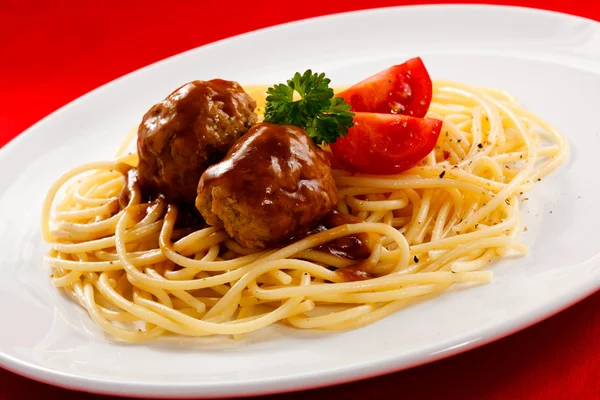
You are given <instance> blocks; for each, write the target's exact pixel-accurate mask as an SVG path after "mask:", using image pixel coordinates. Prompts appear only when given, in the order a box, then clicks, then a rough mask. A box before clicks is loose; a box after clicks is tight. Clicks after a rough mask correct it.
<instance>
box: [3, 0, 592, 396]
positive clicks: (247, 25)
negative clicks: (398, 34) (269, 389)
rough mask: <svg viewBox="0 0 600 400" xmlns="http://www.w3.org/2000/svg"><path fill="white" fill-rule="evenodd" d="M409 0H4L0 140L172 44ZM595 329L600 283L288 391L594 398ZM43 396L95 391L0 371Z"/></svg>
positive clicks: (22, 391)
mask: <svg viewBox="0 0 600 400" xmlns="http://www.w3.org/2000/svg"><path fill="white" fill-rule="evenodd" d="M425 2H429V1H425ZM487 2H488V3H490V4H510V5H521V6H529V7H537V8H544V9H549V10H555V11H561V12H566V13H570V14H575V15H580V16H585V17H588V18H592V19H595V20H598V21H600V0H590V1H587V2H586V1H574V0H572V1H568V0H523V1H516V0H505V1H502V0H500V1H495V0H494V1H487ZM205 3H209V4H205ZM269 3H272V4H269ZM414 3H417V2H415V1H411V0H408V1H407V0H369V1H360V0H345V1H324V0H301V1H299V2H288V1H283V0H281V1H279V2H266V1H265V2H259V1H247V2H242V3H240V4H232V2H224V1H210V2H207V1H193V0H187V1H186V0H168V1H164V0H163V1H158V0H144V1H139V0H135V1H126V0H119V1H117V0H104V1H98V2H88V1H80V0H55V1H51V2H42V1H39V2H38V1H32V0H25V1H14V0H1V1H0V146H2V145H4V144H5V143H6V142H8V141H9V140H10V139H12V138H13V137H14V136H16V135H18V134H19V133H20V132H22V131H23V130H25V129H26V128H27V127H29V126H30V125H31V124H33V123H35V122H36V121H38V120H39V119H41V118H43V117H44V116H46V115H47V114H49V113H51V112H52V111H54V110H56V109H58V108H59V107H61V106H63V105H64V104H66V103H68V102H70V101H71V100H73V99H75V98H77V97H79V96H81V95H82V94H84V93H86V92H88V91H90V90H92V89H94V88H96V87H98V86H100V85H102V84H104V83H106V82H109V81H111V80H113V79H115V78H117V77H119V76H121V75H123V74H126V73H128V72H131V71H133V70H135V69H137V68H140V67H142V66H145V65H147V64H150V63H152V62H154V61H158V60H160V59H163V58H165V57H168V56H171V55H174V54H177V53H179V52H181V51H184V50H188V49H191V48H194V47H197V46H200V45H203V44H205V43H209V42H213V41H215V40H219V39H223V38H226V37H229V36H232V35H236V34H240V33H243V32H247V31H250V30H254V29H258V28H263V27H266V26H270V25H275V24H279V23H283V22H288V21H293V20H298V19H303V18H308V17H313V16H318V15H324V14H331V13H337V12H342V11H350V10H358V9H363V8H367V7H369V8H370V7H383V6H392V5H403V4H414ZM421 3H422V2H421ZM438 3H450V2H449V1H438ZM599 338H600V292H598V293H596V294H595V295H593V296H591V297H589V298H587V299H586V300H584V301H582V302H581V303H579V304H577V305H575V306H573V307H571V308H569V309H568V310H566V311H563V312H561V313H560V314H558V315H556V316H554V317H552V318H550V319H548V320H546V321H544V322H542V323H539V324H537V325H535V326H533V327H531V328H528V329H526V330H524V331H522V332H520V333H517V334H515V335H512V336H509V337H507V338H505V339H503V340H500V341H497V342H495V343H492V344H489V345H487V346H484V347H483V348H479V349H476V350H473V351H470V352H468V353H465V354H462V355H459V356H455V357H452V358H450V359H446V360H442V361H438V362H436V363H433V364H430V365H426V366H422V367H418V368H414V369H411V370H408V371H403V372H399V373H396V374H392V375H388V376H384V377H380V378H375V379H370V380H367V381H363V382H357V383H352V384H346V385H342V386H337V387H333V388H326V389H319V390H315V391H311V392H308V393H297V394H293V395H290V397H291V398H301V397H304V396H307V395H310V397H311V398H316V399H329V398H331V397H333V396H336V397H337V396H339V397H341V398H344V397H345V398H357V397H361V398H362V397H366V396H372V397H384V398H385V397H390V396H391V395H394V397H396V396H403V397H404V398H407V399H409V398H410V399H420V398H423V399H426V398H427V399H429V398H445V399H455V398H456V399H458V398H460V399H482V398H486V399H489V400H494V399H563V398H573V399H600V340H599ZM42 397H44V398H46V397H52V398H53V397H56V398H62V399H66V400H68V399H75V398H78V399H101V398H102V396H95V395H87V394H80V393H75V392H70V391H67V390H64V389H58V388H54V387H51V386H47V385H44V384H41V383H37V382H33V381H30V380H27V379H25V378H22V377H19V376H17V375H14V374H12V373H10V372H8V371H5V370H3V369H0V400H7V399H21V398H23V399H24V398H28V399H34V398H42ZM282 397H283V396H280V398H282Z"/></svg>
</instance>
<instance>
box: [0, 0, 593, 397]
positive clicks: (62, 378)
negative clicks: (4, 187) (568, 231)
mask: <svg viewBox="0 0 600 400" xmlns="http://www.w3.org/2000/svg"><path fill="white" fill-rule="evenodd" d="M398 9H402V10H405V9H431V10H438V11H442V10H444V9H452V10H457V9H471V10H473V11H475V12H481V10H490V9H500V10H512V11H515V12H519V13H528V14H530V16H532V18H536V17H541V18H543V17H547V16H551V15H554V16H560V17H561V18H565V19H571V20H582V21H586V22H587V23H591V24H592V26H596V27H597V28H600V21H596V20H593V19H591V18H586V17H581V16H576V15H571V14H567V13H563V12H558V11H552V10H543V9H537V8H532V7H523V6H507V5H486V4H425V5H405V6H403V5H401V6H392V7H377V8H370V9H360V10H353V11H347V12H341V13H335V14H328V15H322V16H317V17H312V18H305V19H301V20H296V21H290V22H285V23H282V24H277V25H273V26H268V27H264V28H260V29H256V30H252V31H248V32H245V33H241V34H238V35H235V36H230V37H227V38H223V39H220V40H218V41H215V42H211V43H207V44H204V45H202V46H198V47H195V48H192V49H189V50H186V51H183V52H180V53H177V54H175V55H172V56H169V57H167V58H164V59H161V60H158V61H156V62H153V63H151V64H148V65H145V66H143V67H141V68H138V69H136V70H134V71H131V72H129V73H127V74H125V75H122V76H119V77H117V78H115V79H113V80H112V81H110V82H107V83H105V84H103V85H101V86H99V87H97V88H95V89H93V90H91V91H89V92H87V93H85V94H83V95H81V96H79V97H77V98H76V99H74V100H72V101H71V102H69V103H67V104H66V105H63V106H62V107H60V108H59V109H57V110H55V111H53V112H52V113H50V114H48V115H46V116H45V117H43V118H42V119H40V120H39V121H37V122H36V123H34V124H33V125H31V126H30V127H28V128H27V129H25V130H24V131H23V132H21V133H19V134H18V135H17V136H15V137H14V138H12V139H11V140H10V141H9V142H8V143H6V144H5V145H4V146H3V147H2V148H0V163H1V162H2V161H3V159H4V157H6V156H7V155H8V154H9V153H11V152H12V151H14V148H15V147H16V146H18V145H19V143H20V142H21V141H22V140H24V139H25V138H26V137H28V136H30V135H31V134H32V132H33V131H35V130H38V129H43V126H44V125H45V124H47V123H49V121H51V120H52V119H53V118H55V117H56V116H57V115H59V114H62V113H64V112H67V111H68V109H69V108H71V107H76V106H77V104H79V103H80V102H81V101H84V100H85V99H87V98H88V97H91V96H94V95H97V94H99V93H102V92H103V91H106V90H110V88H111V87H112V86H113V85H118V84H119V83H120V82H121V81H122V80H126V79H129V78H130V77H131V76H134V75H136V74H140V73H142V72H143V71H145V70H146V69H149V68H154V67H155V66H157V65H160V64H163V63H168V62H174V61H176V60H177V59H178V58H181V57H184V56H185V55H186V54H189V53H191V52H195V51H199V50H206V49H209V48H212V47H215V46H219V45H221V44H223V43H227V42H229V41H232V40H237V39H239V38H242V37H251V36H253V35H256V34H262V33H268V34H272V33H273V32H276V31H277V30H280V29H287V27H288V26H299V25H303V24H306V23H310V22H313V21H323V20H327V19H336V18H343V17H344V16H349V15H354V14H377V13H382V12H385V11H388V10H398ZM599 32H600V31H599ZM577 288H578V290H571V291H567V292H565V293H563V294H561V295H560V296H558V297H555V298H553V299H552V301H548V302H545V303H543V304H542V305H540V306H539V307H537V308H536V309H535V310H533V311H531V312H530V313H528V314H527V317H525V316H522V317H520V318H516V319H515V318H513V319H510V320H504V321H503V322H500V323H498V324H494V325H492V326H490V327H486V328H484V329H482V330H479V331H477V334H476V335H475V334H473V333H471V334H470V335H469V336H477V337H476V338H473V339H472V340H468V341H466V342H464V343H462V344H457V345H455V346H452V347H449V348H444V349H443V350H440V351H437V352H434V353H430V356H429V357H415V355H411V357H406V356H405V357H403V358H408V359H410V358H413V359H412V360H411V361H409V362H405V363H403V365H400V366H398V360H397V359H398V357H395V356H393V355H392V356H389V357H387V358H386V359H384V360H375V361H366V362H363V363H361V364H359V365H351V366H349V367H344V368H341V369H336V370H329V371H326V372H318V373H310V372H309V373H298V374H294V375H292V376H289V377H287V378H286V379H281V378H265V379H260V380H256V379H254V380H241V381H236V382H235V384H233V385H232V386H226V385H227V383H224V382H220V383H213V382H177V383H170V384H165V383H154V382H139V381H131V382H124V381H114V380H112V379H109V378H103V377H90V376H82V375H77V374H74V373H68V372H62V371H56V370H53V369H51V368H48V367H45V366H41V365H36V364H33V363H30V362H27V361H23V360H20V359H18V358H16V357H13V356H10V355H7V354H5V353H4V352H3V351H2V349H1V348H0V367H1V368H4V369H6V370H8V371H10V372H12V373H16V374H18V375H21V376H24V377H26V378H28V379H32V380H36V381H39V382H42V383H45V384H50V385H53V386H58V387H62V388H65V389H70V390H76V391H84V392H91V393H98V394H105V395H126V396H130V397H146V398H148V397H150V398H157V397H177V398H192V397H195V398H198V397H199V396H200V397H212V398H222V397H228V396H232V395H235V396H253V395H267V394H275V393H282V392H292V391H300V390H309V389H315V388H320V387H326V386H332V385H338V384H343V383H348V382H353V381H358V380H364V379H369V378H372V377H375V376H381V375H385V374H389V373H393V372H398V371H401V370H405V369H410V368H414V367H417V366H419V365H424V364H428V363H431V362H434V361H438V360H441V359H444V358H448V357H451V356H453V355H456V354H459V353H462V352H465V351H468V350H472V349H475V348H478V347H481V346H483V345H485V344H488V343H491V342H494V341H496V340H499V339H502V338H504V337H507V336H510V335H512V334H514V333H516V332H518V331H521V330H523V329H526V328H528V327H530V326H532V325H535V324H537V323H538V322H540V321H542V320H545V319H547V318H549V317H551V316H553V315H556V314H558V313H560V312H561V311H563V310H565V309H567V308H569V307H571V306H572V305H574V304H576V303H578V302H579V301H581V300H583V299H585V298H587V297H589V296H591V295H593V294H594V293H596V292H597V291H600V280H598V282H596V281H594V280H590V281H587V282H586V283H584V284H581V285H579V286H578V287H577ZM491 332H496V334H492V333H491ZM463 338H464V337H463ZM414 358H420V360H414ZM175 392H177V393H175Z"/></svg>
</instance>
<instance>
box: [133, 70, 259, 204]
mask: <svg viewBox="0 0 600 400" xmlns="http://www.w3.org/2000/svg"><path fill="white" fill-rule="evenodd" d="M255 107H256V102H255V101H254V100H253V99H252V98H251V97H250V96H248V95H247V94H246V92H244V90H243V89H242V87H241V86H240V85H239V84H238V83H236V82H231V81H225V80H222V79H214V80H211V81H207V82H205V81H193V82H190V83H187V84H185V85H183V86H181V87H180V88H178V89H177V90H175V91H174V92H173V93H171V94H170V95H169V96H168V97H167V98H166V99H165V100H163V101H162V102H160V103H158V104H156V105H155V106H154V107H152V108H151V109H150V110H149V111H148V112H147V113H146V115H144V118H143V120H142V123H141V124H140V126H139V128H138V140H137V149H138V155H139V163H138V173H139V183H140V187H141V188H142V190H143V191H144V193H145V194H148V195H156V194H159V193H161V194H163V195H165V196H166V197H167V199H169V200H170V201H172V202H175V203H182V204H190V205H192V206H193V204H194V199H195V198H196V188H197V187H198V181H199V180H200V176H201V175H202V172H204V170H205V169H206V168H207V167H208V166H210V165H211V164H213V163H215V162H217V161H219V160H220V159H221V158H223V156H224V155H225V154H226V153H227V151H228V150H229V148H230V147H231V146H232V145H233V144H234V143H235V141H236V140H237V139H238V138H239V137H241V136H242V135H243V134H244V133H246V132H247V131H248V129H249V128H250V127H251V126H252V125H254V124H255V123H256V118H257V116H256V114H255V113H254V108H255Z"/></svg>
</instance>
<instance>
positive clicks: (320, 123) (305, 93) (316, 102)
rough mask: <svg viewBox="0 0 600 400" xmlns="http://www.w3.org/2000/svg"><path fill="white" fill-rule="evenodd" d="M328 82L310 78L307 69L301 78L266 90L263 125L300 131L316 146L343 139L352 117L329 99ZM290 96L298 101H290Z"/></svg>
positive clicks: (343, 106) (335, 99)
mask: <svg viewBox="0 0 600 400" xmlns="http://www.w3.org/2000/svg"><path fill="white" fill-rule="evenodd" d="M329 82H331V80H330V79H329V78H326V77H325V74H316V73H314V74H313V72H312V71H311V70H310V69H309V70H307V71H306V72H304V74H302V75H300V73H299V72H296V74H295V75H294V77H293V78H292V79H289V80H288V81H287V84H283V83H280V84H277V85H275V86H273V87H270V88H269V89H267V106H266V109H265V119H264V121H265V122H269V123H272V124H289V125H296V126H299V127H302V128H304V129H306V132H307V133H308V135H309V136H310V137H311V139H312V140H313V141H314V142H315V143H317V144H321V143H324V144H328V143H333V142H335V141H336V140H337V138H340V137H344V136H345V135H346V133H348V128H350V127H352V117H354V114H353V113H352V112H350V109H351V106H350V105H349V104H348V103H346V102H345V101H344V99H342V98H341V97H333V89H331V88H330V87H329ZM294 93H297V94H298V95H299V97H300V99H299V100H294Z"/></svg>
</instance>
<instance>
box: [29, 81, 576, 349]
mask: <svg viewBox="0 0 600 400" xmlns="http://www.w3.org/2000/svg"><path fill="white" fill-rule="evenodd" d="M250 92H251V93H252V94H253V97H254V98H255V99H257V101H258V103H259V106H258V108H259V109H261V108H262V109H263V110H264V88H259V89H256V88H255V89H254V90H250ZM261 96H262V98H261ZM428 116H429V117H432V118H437V119H440V120H442V121H443V128H442V133H441V135H440V139H439V140H438V143H437V145H436V147H435V149H434V151H432V152H431V153H430V154H429V155H428V156H427V157H426V158H425V159H424V160H422V162H420V163H419V165H417V166H415V167H413V168H411V169H410V170H407V171H405V172H403V173H401V174H398V175H394V176H369V175H360V174H352V173H350V172H347V171H343V170H334V175H335V180H336V185H337V187H338V190H339V198H340V200H339V202H338V204H337V209H338V211H339V212H341V213H343V214H351V215H353V216H356V217H358V218H360V219H361V220H362V221H364V222H362V223H356V224H349V225H342V226H339V227H335V228H333V229H329V230H326V231H324V232H320V233H315V234H311V235H309V236H307V237H305V238H303V239H300V240H297V241H295V242H293V243H291V244H289V245H288V246H285V247H283V248H278V249H268V250H260V251H259V250H252V249H246V248H243V247H241V246H240V245H239V244H237V243H236V242H235V241H233V240H232V239H231V238H230V237H229V236H228V235H227V233H226V232H224V231H223V230H219V229H217V228H214V227H199V228H178V227H176V224H175V222H176V219H177V214H178V212H180V211H179V210H178V209H177V207H176V206H174V205H172V204H167V202H166V200H164V199H163V198H158V199H157V200H155V201H153V202H144V201H143V200H142V196H141V193H140V190H139V188H138V187H137V186H136V185H135V183H134V182H132V181H131V180H129V181H128V180H127V179H124V177H125V176H126V175H127V172H128V171H129V170H130V169H132V168H134V167H135V166H136V165H137V156H136V155H135V154H128V153H126V149H127V146H128V144H129V143H130V141H131V140H132V139H133V137H134V135H135V131H132V132H131V133H130V134H129V135H128V137H127V138H126V139H125V140H124V142H123V144H122V145H121V147H120V148H119V150H118V153H117V156H116V158H115V159H114V160H113V161H106V162H94V163H89V164H86V165H83V166H80V167H77V168H75V169H73V170H71V171H69V172H68V173H66V174H65V175H63V176H62V177H61V178H59V179H58V181H57V182H56V183H54V185H53V186H52V188H51V189H50V190H49V192H48V195H47V197H46V200H45V203H44V207H43V215H42V224H41V226H42V234H43V237H44V239H45V240H46V241H47V242H49V243H51V246H52V248H51V250H50V252H49V253H48V255H47V256H46V262H47V263H48V264H49V265H50V266H51V267H52V278H51V279H52V281H53V283H54V285H55V286H57V287H59V288H61V289H63V290H64V292H65V293H67V294H68V295H69V296H70V297H71V298H72V299H73V300H74V301H76V302H77V303H79V304H80V305H81V306H82V307H84V308H85V309H86V310H87V311H88V313H89V314H90V316H91V317H92V319H93V320H94V321H95V322H96V323H97V324H98V326H99V327H101V328H102V329H103V330H104V331H106V332H107V333H108V334H110V335H112V336H114V337H116V338H118V339H122V340H125V341H130V342H141V341H147V340H152V339H155V338H157V337H159V336H161V335H163V334H167V333H174V334H180V335H189V336H205V335H233V337H234V338H240V337H241V336H242V335H243V334H245V333H248V332H252V331H255V330H258V329H261V328H264V327H266V326H268V325H271V324H274V323H276V322H282V323H285V324H288V325H291V326H293V327H296V328H301V329H324V330H346V329H352V328H357V327H361V326H364V325H367V324H370V323H372V322H375V321H377V320H379V319H381V318H383V317H385V316H387V315H390V314H392V313H394V312H395V311H397V310H400V309H402V308H403V307H406V306H407V305H409V304H411V303H413V302H415V301H419V300H422V299H424V298H428V297H430V296H434V295H437V294H439V293H441V292H443V291H445V290H446V289H448V288H449V287H450V286H452V285H453V284H456V283H462V282H470V283H485V282H489V281H490V280H491V279H492V273H491V271H488V270H484V269H485V267H487V266H488V265H490V263H492V262H493V261H495V260H497V259H500V258H502V257H505V256H506V255H507V254H509V253H511V252H516V253H518V254H525V253H526V252H527V246H525V245H524V244H522V243H520V242H519V241H518V234H519V232H520V230H521V221H520V214H519V208H520V205H521V201H522V195H523V193H525V192H527V191H529V190H530V189H531V188H532V186H533V184H534V183H535V182H536V181H538V180H540V179H541V178H542V177H544V176H546V175H547V174H548V173H550V172H551V171H553V170H554V169H555V168H556V167H558V166H559V165H560V164H561V163H562V162H563V161H564V160H565V158H566V156H567V153H568V149H567V144H566V141H565V139H564V138H563V137H562V136H561V134H560V133H559V132H557V131H556V130H555V129H554V128H553V127H552V126H551V125H549V124H548V123H547V122H545V121H543V120H541V119H540V118H538V117H537V116H535V115H533V114H532V113H530V112H528V111H527V110H525V109H524V108H522V107H521V106H520V105H519V103H518V102H517V100H516V99H515V98H513V97H512V96H510V95H509V94H507V93H505V92H502V91H499V90H495V89H489V88H479V87H471V86H467V85H462V84H458V83H454V82H446V81H437V82H434V93H433V102H432V104H431V106H430V110H429V114H428ZM127 184H129V187H130V190H129V191H128V193H129V196H126V197H124V196H122V195H121V194H122V193H123V190H124V186H125V185H127ZM356 234H369V235H370V237H371V238H375V240H374V242H373V243H374V244H373V246H372V248H371V255H370V256H369V257H368V258H367V259H365V260H362V261H360V263H359V264H358V265H357V261H356V260H350V259H347V258H343V257H339V256H336V255H335V254H330V253H326V252H323V251H320V247H319V246H321V245H324V244H326V243H328V242H330V241H331V240H333V239H336V238H341V237H345V236H349V235H356ZM358 267H359V268H360V270H361V271H362V272H364V273H365V274H366V276H367V277H368V279H365V280H359V281H352V280H350V281H349V280H348V276H349V275H348V274H346V273H344V271H351V270H352V269H353V268H354V269H356V268H358Z"/></svg>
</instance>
